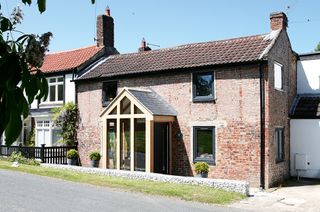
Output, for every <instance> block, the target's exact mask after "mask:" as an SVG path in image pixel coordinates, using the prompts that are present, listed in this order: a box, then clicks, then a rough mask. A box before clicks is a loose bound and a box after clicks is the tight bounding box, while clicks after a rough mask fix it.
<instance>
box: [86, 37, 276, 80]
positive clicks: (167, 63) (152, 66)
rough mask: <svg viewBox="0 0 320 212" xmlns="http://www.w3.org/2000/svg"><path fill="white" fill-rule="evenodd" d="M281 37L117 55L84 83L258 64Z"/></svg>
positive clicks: (104, 63)
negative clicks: (228, 65)
mask: <svg viewBox="0 0 320 212" xmlns="http://www.w3.org/2000/svg"><path fill="white" fill-rule="evenodd" d="M279 33H280V31H272V32H271V33H270V34H265V35H255V36H249V37H241V38H235V39H228V40H221V41H211V42H204V43H195V44H187V45H182V46H177V47H174V48H166V49H159V50H151V51H146V52H139V53H129V54H120V55H113V56H110V57H108V58H107V59H105V60H104V61H103V62H101V63H100V64H99V65H97V66H96V67H95V68H93V69H91V70H90V71H89V72H88V73H87V74H85V75H83V76H82V77H80V79H92V78H98V77H111V76H119V75H126V74H136V73H146V72H157V71H163V70H173V69H183V68H193V67H203V66H211V65H222V64H232V63H242V62H252V61H258V60H259V59H262V58H263V56H265V55H266V54H267V53H268V50H269V49H270V48H271V47H270V46H272V44H273V43H274V40H275V39H276V38H277V37H278V35H279Z"/></svg>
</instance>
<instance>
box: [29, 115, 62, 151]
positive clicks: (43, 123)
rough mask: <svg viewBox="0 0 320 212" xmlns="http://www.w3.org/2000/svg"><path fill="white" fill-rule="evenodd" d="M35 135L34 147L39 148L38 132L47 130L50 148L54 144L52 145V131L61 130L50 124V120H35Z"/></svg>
mask: <svg viewBox="0 0 320 212" xmlns="http://www.w3.org/2000/svg"><path fill="white" fill-rule="evenodd" d="M35 124H36V126H35V133H36V146H40V143H39V138H38V133H37V131H38V130H49V137H50V142H49V143H50V146H53V145H54V144H55V143H53V137H52V135H53V133H52V131H53V130H61V127H58V126H56V125H55V124H54V122H52V121H51V120H50V119H42V118H40V119H36V122H35Z"/></svg>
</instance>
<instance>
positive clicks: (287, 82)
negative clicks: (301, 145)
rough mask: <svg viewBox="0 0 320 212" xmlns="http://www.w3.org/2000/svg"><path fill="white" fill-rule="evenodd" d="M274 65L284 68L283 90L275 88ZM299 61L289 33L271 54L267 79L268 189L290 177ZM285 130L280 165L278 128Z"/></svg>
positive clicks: (279, 41)
mask: <svg viewBox="0 0 320 212" xmlns="http://www.w3.org/2000/svg"><path fill="white" fill-rule="evenodd" d="M274 62H278V63H281V64H282V65H283V83H284V89H283V91H279V90H276V89H275V88H274V70H273V67H274ZM295 64H296V62H295V57H294V55H293V54H292V51H291V48H290V43H289V39H288V37H287V34H286V33H285V31H282V33H281V34H280V36H279V39H278V40H277V42H276V43H275V45H274V47H273V48H272V49H271V52H270V53H269V61H268V72H267V76H266V153H267V154H266V186H267V187H270V186H274V185H276V184H279V183H280V182H282V181H283V180H284V179H285V178H287V177H288V176H289V162H290V161H289V160H290V157H289V153H290V149H289V148H290V145H289V143H290V133H289V132H290V125H289V119H288V115H289V110H290V107H291V105H292V101H293V99H294V97H295V95H296V65H295ZM277 126H281V127H284V138H285V139H284V148H285V149H284V155H285V158H284V161H283V162H280V163H276V147H275V138H274V135H275V128H276V127H277Z"/></svg>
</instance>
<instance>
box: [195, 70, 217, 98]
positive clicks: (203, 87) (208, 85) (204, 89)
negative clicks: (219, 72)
mask: <svg viewBox="0 0 320 212" xmlns="http://www.w3.org/2000/svg"><path fill="white" fill-rule="evenodd" d="M213 83H214V76H213V72H203V73H194V74H193V101H195V102H197V101H212V100H214V86H213Z"/></svg>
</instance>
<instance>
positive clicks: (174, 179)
mask: <svg viewBox="0 0 320 212" xmlns="http://www.w3.org/2000/svg"><path fill="white" fill-rule="evenodd" d="M41 166H43V167H47V168H55V169H64V170H70V171H75V172H82V173H90V174H99V175H106V176H112V177H125V178H128V179H139V180H152V181H158V182H168V183H178V184H191V185H200V186H208V187H213V188H218V189H223V190H226V191H233V192H239V193H242V194H245V195H247V196H248V195H249V183H248V182H245V181H237V180H224V179H209V178H196V177H182V176H175V175H165V174H157V173H146V172H131V171H124V170H114V169H100V168H89V167H81V166H68V165H56V164H41Z"/></svg>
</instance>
